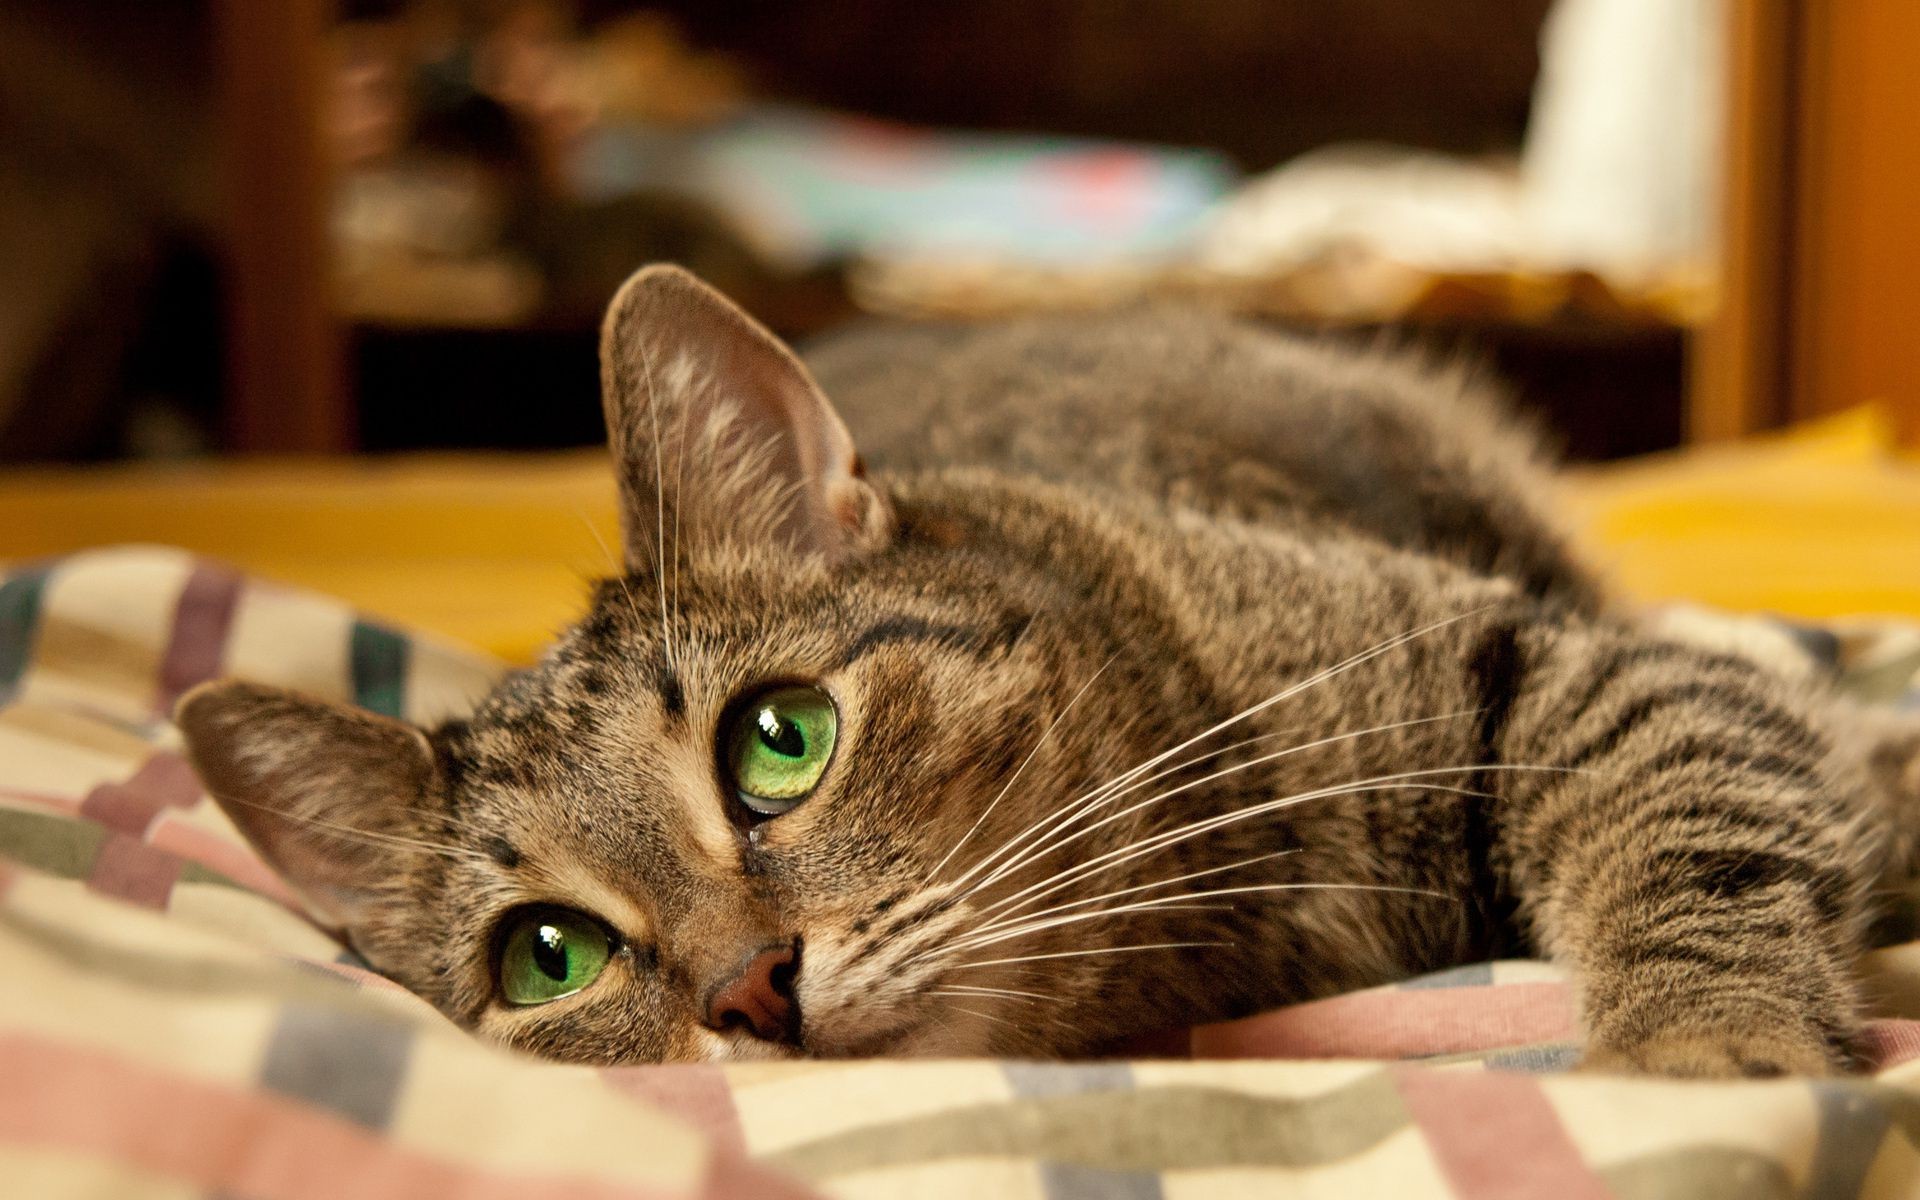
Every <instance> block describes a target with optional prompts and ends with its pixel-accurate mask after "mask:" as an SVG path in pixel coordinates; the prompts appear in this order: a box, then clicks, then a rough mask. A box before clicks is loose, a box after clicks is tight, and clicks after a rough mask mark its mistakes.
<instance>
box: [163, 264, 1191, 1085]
mask: <svg viewBox="0 0 1920 1200" xmlns="http://www.w3.org/2000/svg"><path fill="white" fill-rule="evenodd" d="M604 353H605V355H606V362H607V400H608V415H609V425H610V428H611V431H612V441H613V445H614V449H615V456H616V462H617V465H618V467H619V469H620V472H621V481H622V495H623V500H624V504H625V511H624V519H625V531H626V546H625V552H626V558H627V565H628V568H629V571H628V574H627V575H626V577H625V578H624V579H619V580H613V581H609V582H607V583H604V584H602V585H601V586H600V587H599V589H598V590H597V593H596V595H595V597H594V600H593V604H592V608H591V610H590V612H589V614H588V616H587V617H586V619H585V620H583V621H582V622H581V623H580V624H579V625H578V626H577V627H575V628H574V629H573V630H572V631H570V632H569V633H568V634H567V635H566V636H565V637H563V638H562V639H561V641H560V642H559V643H558V644H557V645H556V646H555V648H554V649H553V650H552V651H551V652H550V653H549V654H548V655H547V657H546V658H545V659H544V660H543V661H542V662H541V663H540V664H539V665H538V666H537V667H536V668H534V669H532V670H530V671H528V672H525V673H523V674H521V675H518V676H516V677H514V678H513V679H511V680H509V681H508V682H507V683H506V684H504V685H503V686H502V687H501V688H500V689H499V690H498V691H497V692H496V694H495V695H493V696H492V697H491V698H489V699H488V700H487V701H486V703H485V704H484V705H483V706H482V707H481V708H480V709H479V711H478V712H476V713H475V714H474V715H473V717H472V718H471V719H470V720H468V721H464V722H459V723H455V724H453V725H451V726H448V727H447V728H445V729H443V730H440V731H437V732H436V733H433V734H431V735H427V734H425V733H423V732H422V731H418V730H413V729H411V728H409V727H407V726H404V725H400V724H398V723H395V722H388V721H384V720H381V719H379V718H375V717H372V716H369V715H367V714H362V713H355V712H351V711H348V710H344V709H340V708H338V707H334V706H328V705H322V704H320V703H319V702H316V701H312V700H307V699H304V698H300V697H296V696H291V695H289V694H286V693H283V692H277V691H273V690H270V689H264V688H259V687H253V686H250V685H245V684H222V685H216V686H214V687H212V688H210V689H204V690H202V691H200V692H198V693H195V694H194V695H193V696H191V697H189V699H188V701H187V702H186V703H185V704H184V705H183V708H182V713H181V724H182V726H183V728H184V729H185V731H186V733H187V735H188V740H189V745H190V749H191V751H192V753H193V755H194V758H195V761H196V763H197V764H198V765H199V766H200V768H201V771H202V773H203V775H204V776H205V777H206V779H207V781H208V784H209V787H210V789H211V790H212V791H213V792H214V793H215V795H216V796H217V797H218V798H220V799H221V801H222V803H223V804H225V805H226V807H227V809H228V811H229V813H230V814H231V815H232V816H233V817H234V819H235V821H236V823H238V824H239V825H240V826H241V828H242V829H243V830H244V831H245V832H247V834H248V835H249V837H250V838H252V840H253V841H254V843H255V844H256V845H257V846H258V847H259V848H260V849H261V850H262V851H263V853H264V854H266V856H267V857H268V858H269V859H270V860H271V861H273V862H274V863H275V864H276V865H277V866H278V867H279V868H280V869H281V870H282V872H283V873H284V874H286V875H287V876H288V877H289V879H290V881H291V882H293V883H294V885H295V886H296V887H297V888H298V889H299V890H300V891H301V892H302V894H303V895H304V896H305V897H306V898H307V899H308V900H309V902H310V903H311V904H312V905H313V907H314V908H315V910H316V911H317V913H318V914H319V915H320V916H321V917H322V918H323V919H326V920H328V921H329V922H330V923H332V924H334V925H336V926H338V927H340V928H342V929H343V930H344V931H345V932H346V933H347V934H348V936H349V937H350V938H351V940H352V941H353V943H354V944H355V946H356V947H357V948H358V949H360V951H361V952H362V953H363V954H365V955H366V956H367V957H368V959H369V960H370V961H371V962H372V963H373V964H374V965H375V966H376V967H378V968H380V969H381V970H383V971H385V972H387V973H389V974H391V975H393V976H394V977H395V978H397V979H399V980H401V981H402V982H404V983H406V984H407V985H409V986H410V987H412V988H414V989H415V990H417V991H419V992H420V993H421V994H423V995H425V996H427V997H428V998H430V999H432V1000H433V1001H434V1002H435V1003H436V1004H438V1005H439V1006H440V1007H441V1008H442V1009H444V1010H445V1011H446V1012H447V1013H448V1014H449V1015H450V1016H452V1017H454V1018H455V1019H456V1020H458V1021H460V1022H462V1023H463V1024H467V1025H470V1026H473V1027H475V1028H477V1029H479V1030H480V1031H482V1032H483V1033H485V1034H487V1035H490V1036H492V1037H495V1038H498V1039H500V1040H503V1041H506V1042H509V1043H512V1044H515V1045H519V1046H522V1047H525V1048H528V1049H531V1050H534V1051H537V1052H540V1053H544V1054H548V1055H552V1056H555V1057H563V1058H570V1059H582V1060H591V1061H603V1062H604V1061H636V1060H661V1059H668V1060H688V1059H691V1060H707V1059H715V1058H730V1057H746V1058H751V1057H769V1056H782V1055H788V1054H794V1053H807V1054H822V1055H845V1054H861V1053H951V1054H966V1053H984V1052H989V1051H991V1052H998V1053H1014V1052H1023V1051H1024V1052H1029V1053H1039V1052H1046V1051H1049V1050H1054V1049H1059V1048H1063V1047H1067V1046H1081V1045H1086V1044H1090V1042H1092V1041H1097V1040H1098V1039H1099V1038H1101V1037H1102V1036H1106V1035H1110V1034H1111V1033H1114V1032H1120V1031H1124V1030H1126V1029H1128V1028H1129V1027H1130V1022H1129V1018H1128V1016H1127V1014H1125V1013H1123V1012H1116V1011H1113V1007H1112V1004H1111V1001H1110V1000H1109V1001H1108V1002H1107V1003H1104V1004H1085V1003H1080V1002H1082V1001H1088V1000H1091V999H1093V998H1095V997H1096V996H1097V995H1099V994H1100V993H1102V991H1103V990H1104V981H1105V979H1106V972H1107V971H1108V970H1110V969H1111V967H1110V964H1111V962H1112V959H1111V956H1102V955H1090V954H1085V953H1081V951H1083V950H1084V949H1085V948H1086V947H1087V946H1088V945H1089V939H1088V937H1087V936H1086V934H1087V929H1086V928H1085V926H1083V925H1082V924H1080V923H1076V922H1075V921H1072V920H1061V918H1063V917H1072V916H1074V915H1075V914H1076V913H1080V914H1084V913H1086V912H1088V911H1089V909H1087V908H1086V907H1085V906H1084V904H1083V902H1085V901H1089V900H1091V899H1092V898H1094V897H1101V896H1105V895H1106V894H1108V893H1111V892H1115V891H1118V890H1121V889H1124V888H1126V887H1127V886H1129V884H1130V883H1131V882H1132V881H1133V880H1134V878H1135V876H1134V872H1133V868H1131V867H1130V866H1129V865H1128V864H1127V863H1125V862H1119V863H1115V864H1113V865H1112V867H1111V868H1110V869H1106V870H1100V871H1083V872H1081V873H1079V874H1077V875H1073V876H1072V877H1070V878H1068V879H1066V880H1064V881H1062V882H1061V885H1060V887H1059V890H1051V891H1036V892H1033V893H1029V894H1028V895H1027V896H1025V897H1022V895H1021V892H1022V889H1026V888H1035V887H1037V888H1050V887H1052V886H1053V884H1052V883H1051V882H1050V881H1051V880H1052V877H1053V874H1054V872H1057V871H1060V870H1062V869H1066V868H1070V867H1071V866H1072V864H1074V863H1076V862H1085V861H1087V860H1090V859H1097V856H1098V855H1099V854H1101V853H1104V852H1118V851H1119V849H1120V848H1121V847H1123V846H1125V845H1126V844H1128V842H1129V839H1131V838H1133V837H1136V836H1137V835H1138V834H1139V831H1140V828H1141V820H1140V818H1123V819H1118V820H1115V821H1112V822H1108V823H1104V824H1103V823H1102V819H1103V818H1105V817H1106V816H1108V815H1110V814H1111V813H1112V812H1113V811H1115V809H1114V808H1113V807H1112V806H1109V807H1108V808H1105V809H1100V810H1097V811H1096V810H1090V811H1089V812H1088V813H1087V814H1086V815H1085V816H1084V817H1083V818H1081V819H1080V820H1078V821H1077V823H1074V824H1068V825H1062V826H1061V827H1060V828H1058V829H1054V828H1051V827H1049V826H1048V825H1046V824H1037V823H1040V822H1043V821H1047V820H1058V819H1059V818H1060V816H1062V815H1070V814H1071V813H1072V812H1073V809H1072V808H1071V805H1072V803H1073V802H1074V801H1075V800H1076V799H1077V798H1078V797H1081V796H1083V795H1085V794H1086V793H1087V792H1088V790H1089V789H1090V788H1093V787H1094V786H1096V785H1098V784H1100V783H1101V782H1103V781H1104V780H1106V779H1107V778H1108V777H1109V776H1110V775H1111V774H1113V773H1115V772H1116V771H1117V770H1118V769H1119V768H1120V767H1123V766H1126V765H1129V763H1130V761H1131V758H1132V755H1131V754H1130V751H1129V748H1130V747H1136V746H1138V745H1139V744H1140V734H1141V733H1142V732H1143V731H1142V730H1141V729H1139V728H1138V727H1137V726H1138V723H1139V717H1138V713H1137V711H1135V710H1122V709H1119V708H1117V707H1116V706H1115V705H1114V704H1113V703H1112V702H1111V700H1110V699H1108V697H1110V696H1111V695H1114V694H1116V693H1117V694H1127V695H1135V696H1137V694H1138V689H1139V688H1140V687H1141V686H1143V685H1142V683H1141V681H1142V680H1143V679H1144V678H1145V677H1146V676H1147V675H1148V673H1149V671H1150V664H1148V663H1143V662H1137V661H1134V660H1133V659H1131V658H1130V657H1128V653H1127V652H1126V651H1121V652H1120V653H1118V654H1116V653H1115V651H1114V648H1113V647H1112V646H1110V645H1108V644H1107V638H1108V637H1109V635H1108V634H1106V633H1105V632H1103V631H1102V630H1100V629H1099V628H1097V627H1094V626H1092V625H1089V624H1088V623H1087V622H1086V621H1085V620H1084V612H1080V611H1079V610H1078V609H1076V604H1077V603H1080V602H1077V601H1069V599H1068V598H1066V597H1062V596H1060V595H1058V594H1055V593H1054V592H1053V591H1052V590H1051V589H1053V588H1054V587H1056V586H1057V585H1054V584H1052V583H1050V582H1049V581H1048V577H1047V572H1046V571H1045V570H1044V569H1037V568H1033V567H1022V566H1021V565H1019V564H1018V563H1009V562H1004V561H999V560H996V559H995V558H994V557H993V556H992V554H991V553H990V543H991V541H992V539H991V538H988V537H983V536H981V531H980V530H978V529H973V528H969V527H968V525H967V520H966V518H965V516H964V514H961V515H958V516H954V517H951V518H941V519H940V520H939V521H937V522H935V523H934V525H933V526H930V527H924V528H916V527H912V524H911V521H909V522H908V527H906V528H902V527H901V524H902V522H901V520H900V519H899V518H898V517H897V515H896V513H895V512H894V511H893V507H892V506H891V505H890V504H889V503H888V501H887V499H886V498H885V497H883V496H881V495H880V494H879V493H878V492H877V491H876V490H875V489H874V488H873V487H872V486H871V485H870V484H868V483H867V482H866V480H865V479H864V478H863V476H862V473H861V471H860V469H859V467H858V463H857V459H855V457H854V455H853V452H852V447H851V444H850V442H849V441H848V440H847V436H846V433H845V431H844V429H843V428H841V426H840V424H839V421H838V419H837V418H836V417H835V416H834V415H833V413H832V410H831V409H830V408H828V407H827V406H826V402H825V400H824V399H823V398H822V397H820V396H819V394H818V393H817V391H815V390H814V389H813V388H812V385H811V383H810V381H808V380H807V378H806V376H805V373H804V371H803V370H802V369H801V368H800V367H799V365H798V364H797V363H796V362H795V361H794V360H793V359H792V358H791V357H790V356H789V355H787V354H786V352H785V351H784V349H783V348H781V347H779V346H778V344H777V343H775V342H773V341H772V339H771V338H770V337H769V336H768V335H765V334H764V333H763V332H762V331H760V330H759V329H758V328H757V327H754V326H752V325H750V323H748V322H746V320H745V318H743V317H741V316H739V315H738V314H737V313H736V312H734V311H733V310H731V309H730V308H728V307H726V306H725V305H724V302H722V301H720V300H719V299H718V298H717V297H715V296H713V295H712V294H711V293H708V292H707V291H706V290H705V289H704V288H702V287H701V285H699V284H697V283H696V282H694V281H692V280H691V279H689V278H687V277H685V276H683V275H680V274H678V273H676V272H663V271H650V272H644V273H642V275H641V276H639V277H636V281H635V282H634V283H632V284H630V285H629V287H628V289H627V290H626V291H625V292H623V294H622V298H621V300H619V301H617V302H616V306H615V311H614V313H613V315H612V316H611V317H610V318H609V324H608V330H607V335H606V340H605V346H604ZM1076 613H1078V615H1076ZM1103 674H1104V675H1105V677H1106V678H1105V681H1104V685H1103V686H1102V687H1101V688H1098V689H1094V690H1092V691H1091V694H1089V693H1088V692H1087V691H1086V690H1083V687H1084V685H1086V684H1089V683H1091V682H1093V681H1094V680H1095V679H1096V678H1097V677H1100V676H1102V675H1103ZM1063 713H1064V714H1065V716H1064V719H1061V720H1058V721H1057V722H1056V721H1055V720H1054V719H1055V718H1056V717H1060V716H1061V715H1062V714H1063ZM1145 732H1147V733H1151V732H1153V731H1151V730H1148V731H1145ZM1083 830H1084V831H1085V832H1084V833H1083V832H1082V831H1083ZM1075 834H1079V835H1080V836H1079V837H1078V838H1077V840H1076V841H1074V842H1073V843H1072V847H1071V849H1072V853H1070V854H1069V853H1066V852H1065V851H1064V849H1063V851H1062V852H1058V853H1053V854H1042V853H1040V851H1041V850H1043V849H1044V848H1045V847H1046V846H1047V845H1049V844H1051V843H1052V842H1056V841H1063V840H1064V839H1066V838H1067V837H1069V836H1072V835H1075ZM1003 868H1005V870H1004V871H1003V870H1002V869H1003ZM1160 873H1162V874H1164V873H1166V872H1164V871H1162V872H1160ZM1173 918H1174V914H1160V913H1155V912H1152V911H1148V912H1146V913H1143V914H1141V915H1140V916H1139V917H1138V918H1137V919H1129V920H1127V921H1117V920H1109V921H1107V922H1105V923H1104V924H1103V925H1102V926H1101V928H1100V933H1099V936H1100V938H1101V939H1103V940H1104V941H1106V942H1109V943H1110V942H1112V941H1114V940H1115V939H1118V940H1121V941H1126V940H1129V939H1131V940H1135V941H1141V942H1146V941H1150V940H1153V939H1155V938H1159V939H1161V940H1172V939H1173V938H1174V937H1176V936H1177V934H1178V930H1177V928H1176V927H1173V926H1170V925H1168V924H1166V922H1167V921H1170V920H1172V919H1173ZM1015 959H1018V960H1020V961H1008V960H1015Z"/></svg>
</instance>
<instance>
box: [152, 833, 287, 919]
mask: <svg viewBox="0 0 1920 1200" xmlns="http://www.w3.org/2000/svg"><path fill="white" fill-rule="evenodd" d="M147 844H148V845H150V846H152V847H153V848H154V849H156V850H165V851H166V852H167V853H168V854H177V855H179V856H180V857H181V858H184V859H186V860H187V861H188V862H194V863H199V864H200V865H201V866H203V867H205V868H207V869H208V870H210V871H217V872H219V873H220V874H222V875H225V876H226V877H227V878H228V879H231V880H233V881H234V882H235V883H237V884H239V885H240V886H241V887H244V888H246V889H247V890H248V891H250V892H254V893H256V894H258V895H261V896H265V897H266V898H267V899H269V900H275V901H278V902H279V903H281V904H283V905H285V906H286V907H288V908H290V909H292V910H293V911H295V912H297V913H302V914H303V915H304V911H305V910H304V909H302V907H301V905H300V898H299V897H298V896H296V895H294V894H293V889H291V888H289V887H288V886H287V885H286V884H285V883H284V882H282V880H281V879H280V877H279V876H278V875H276V874H274V872H273V868H272V867H269V866H268V865H267V864H265V863H263V862H261V861H260V857H259V856H258V855H256V854H255V853H254V852H253V851H251V850H249V849H247V848H246V847H245V846H239V845H235V844H234V843H233V842H230V841H228V840H227V839H225V838H223V837H221V836H220V835H219V834H216V833H210V832H208V831H207V830H205V829H202V828H200V827H199V826H197V825H190V824H188V823H187V822H185V821H182V820H180V819H179V818H177V817H175V816H174V815H173V814H171V813H161V814H160V819H159V820H157V821H155V822H154V823H153V826H152V828H151V829H150V830H149V831H148V833H147Z"/></svg>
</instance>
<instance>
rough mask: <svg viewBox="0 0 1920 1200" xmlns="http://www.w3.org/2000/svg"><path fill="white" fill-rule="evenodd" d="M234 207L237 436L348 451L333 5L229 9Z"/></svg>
mask: <svg viewBox="0 0 1920 1200" xmlns="http://www.w3.org/2000/svg"><path fill="white" fill-rule="evenodd" d="M214 13H215V18H216V20H217V22H218V26H219V28H218V33H217V36H218V39H219V50H218V54H219V64H220V77H221V90H222V96H221V100H222V108H223V117H224V120H223V127H224V130H225V133H226V138H225V145H224V146H223V147H222V149H223V151H224V159H225V178H224V183H225V191H226V196H227V202H228V209H227V220H228V226H227V273H226V277H227V322H228V346H227V438H228V440H229V442H230V444H231V445H232V447H233V448H234V449H235V450H239V451H243V452H263V451H265V452H289V451H294V452H305V453H321V452H335V451H342V450H347V449H350V448H351V447H352V445H353V443H354V433H353V410H352V407H351V405H350V403H349V396H348V392H347V388H346V386H345V380H346V375H345V371H344V356H343V353H342V338H341V332H340V328H339V323H338V320H337V318H336V317H335V315H334V308H333V304H332V299H331V288H330V279H331V268H330V264H329V257H330V255H329V245H328V229H327V212H328V206H329V204H330V202H331V191H330V188H329V186H328V174H329V172H328V169H327V158H328V156H327V153H326V146H325V144H324V142H323V140H322V139H323V137H324V133H325V129H326V126H325V123H324V120H323V117H324V108H325V103H324V98H325V95H326V91H327V88H328V86H329V83H330V80H329V78H328V70H327V62H326V47H327V45H328V40H327V39H328V31H329V28H330V26H331V23H332V20H333V5H332V3H330V2H329V0H218V3H217V4H216V5H215V7H214Z"/></svg>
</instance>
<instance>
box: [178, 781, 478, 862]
mask: <svg viewBox="0 0 1920 1200" xmlns="http://www.w3.org/2000/svg"><path fill="white" fill-rule="evenodd" d="M207 794H208V795H210V796H213V797H214V798H215V799H216V800H219V801H220V802H221V803H223V804H238V805H241V806H243V807H246V808H255V809H259V810H260V811H261V812H264V813H272V814H273V815H274V816H276V817H282V818H285V819H286V820H289V821H298V822H299V823H300V824H302V825H311V826H313V827H314V828H316V829H324V830H326V831H327V832H329V833H332V834H334V835H335V836H337V837H340V838H342V839H344V840H347V841H355V840H358V841H360V842H362V843H364V844H366V845H369V846H382V845H384V846H396V847H402V848H406V849H410V850H424V851H426V852H427V853H429V854H440V855H444V856H446V857H448V858H456V859H467V860H469V861H477V862H487V861H491V860H490V859H489V858H488V856H487V855H486V854H484V853H483V852H481V851H479V850H472V849H469V848H467V847H465V846H450V845H444V844H442V843H439V842H428V841H422V840H420V839H419V838H410V837H403V836H401V835H400V834H397V833H383V832H381V831H380V830H377V829H361V828H359V827H358V826H354V825H342V824H340V823H338V822H336V821H328V820H324V819H322V818H320V817H312V816H307V815H306V814H304V813H297V812H292V811H290V810H288V809H284V808H275V807H274V806H273V805H271V804H260V803H258V802H256V801H253V800H243V799H241V798H240V797H238V796H227V795H221V794H219V793H215V792H208V793H207Z"/></svg>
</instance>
